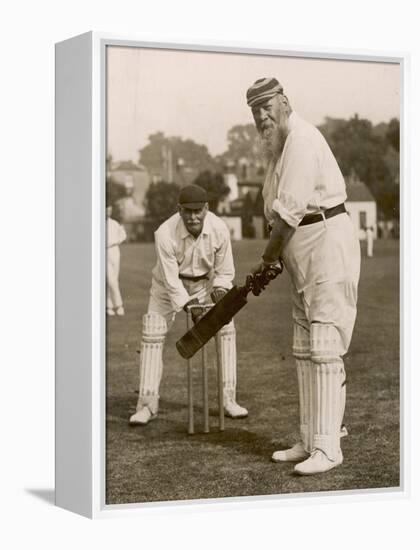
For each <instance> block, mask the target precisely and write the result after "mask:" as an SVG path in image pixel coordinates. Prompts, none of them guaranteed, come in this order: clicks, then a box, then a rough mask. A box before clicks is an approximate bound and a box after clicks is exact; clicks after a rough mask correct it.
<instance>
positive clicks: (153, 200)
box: [145, 181, 179, 223]
mask: <svg viewBox="0 0 420 550" xmlns="http://www.w3.org/2000/svg"><path fill="white" fill-rule="evenodd" d="M178 195H179V187H178V185H176V184H175V183H167V182H165V181H160V182H158V183H152V184H151V185H150V187H149V189H148V190H147V192H146V197H145V198H146V216H147V217H148V218H151V219H152V220H154V221H156V222H158V223H162V222H163V221H164V220H167V219H168V218H169V217H170V216H172V215H173V214H175V212H176V211H177V205H178Z"/></svg>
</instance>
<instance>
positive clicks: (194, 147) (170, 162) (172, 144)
mask: <svg viewBox="0 0 420 550" xmlns="http://www.w3.org/2000/svg"><path fill="white" fill-rule="evenodd" d="M140 159H141V163H142V164H143V165H144V166H145V167H146V168H147V170H148V171H149V173H150V174H152V175H160V176H161V177H162V178H163V179H166V180H167V179H168V176H169V174H171V175H172V177H173V178H174V180H175V179H176V177H177V176H176V174H177V167H178V166H179V165H180V164H181V162H182V165H183V166H185V167H186V168H187V169H190V170H194V171H196V172H199V171H201V170H206V169H212V168H213V166H214V161H213V159H212V157H211V155H210V153H209V152H208V149H207V147H206V146H205V145H199V144H198V143H195V142H194V141H193V140H191V139H182V138H180V137H176V136H175V137H166V136H165V134H164V133H163V132H157V133H155V134H152V135H150V136H149V143H148V145H146V146H145V147H143V149H141V150H140Z"/></svg>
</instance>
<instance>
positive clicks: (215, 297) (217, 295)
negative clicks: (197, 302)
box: [210, 286, 227, 304]
mask: <svg viewBox="0 0 420 550" xmlns="http://www.w3.org/2000/svg"><path fill="white" fill-rule="evenodd" d="M226 293H227V290H226V289H225V288H222V287H220V286H215V287H214V288H213V291H212V293H211V294H210V298H211V299H212V302H213V303H214V304H217V302H219V300H221V299H222V298H223V296H224V295H225V294H226Z"/></svg>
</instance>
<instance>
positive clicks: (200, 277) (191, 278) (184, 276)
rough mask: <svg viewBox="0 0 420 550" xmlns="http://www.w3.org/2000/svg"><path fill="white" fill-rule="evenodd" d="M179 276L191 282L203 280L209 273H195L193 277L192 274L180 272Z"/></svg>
mask: <svg viewBox="0 0 420 550" xmlns="http://www.w3.org/2000/svg"><path fill="white" fill-rule="evenodd" d="M178 276H179V278H180V279H181V280H183V281H192V282H193V283H196V282H197V281H203V280H204V279H208V278H209V274H208V273H205V274H204V275H197V276H196V277H193V276H192V275H183V274H182V273H180V274H179V275H178Z"/></svg>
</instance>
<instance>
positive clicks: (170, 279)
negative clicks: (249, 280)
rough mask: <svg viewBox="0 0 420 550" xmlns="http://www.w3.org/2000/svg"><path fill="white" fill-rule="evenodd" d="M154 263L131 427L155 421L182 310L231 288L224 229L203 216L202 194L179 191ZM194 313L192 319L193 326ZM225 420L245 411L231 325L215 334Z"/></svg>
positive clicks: (210, 216)
mask: <svg viewBox="0 0 420 550" xmlns="http://www.w3.org/2000/svg"><path fill="white" fill-rule="evenodd" d="M155 248H156V255H157V262H156V265H155V267H154V269H153V271H152V286H151V289H150V298H149V306H148V309H147V313H146V314H145V315H144V316H143V334H142V343H141V356H140V384H139V397H138V402H137V407H136V413H135V414H133V415H132V416H131V418H130V424H132V425H136V424H140V425H141V424H147V423H148V422H149V421H150V420H153V419H154V418H156V416H157V413H158V408H159V386H160V381H161V377H162V370H163V363H162V351H163V343H164V340H165V336H166V333H167V332H168V330H169V329H170V328H171V326H172V323H173V321H174V319H175V315H176V314H177V313H179V312H181V311H182V310H183V309H185V308H186V306H187V305H191V304H199V303H209V302H211V301H213V302H217V301H218V300H219V299H220V298H221V297H222V296H224V294H225V293H226V292H227V290H229V289H230V288H231V287H232V280H233V278H234V274H235V271H234V266H233V258H232V248H231V243H230V235H229V229H228V227H227V226H226V224H225V223H224V222H223V221H222V220H221V219H220V218H218V217H217V216H215V215H214V214H213V213H212V212H209V211H208V202H207V193H206V191H205V190H204V189H203V188H201V187H198V186H196V185H189V186H186V187H184V188H183V189H182V190H181V192H180V196H179V205H178V213H177V214H174V215H173V216H172V217H171V218H169V219H168V220H167V221H166V222H164V223H163V224H162V225H161V226H160V227H159V228H158V230H157V231H156V233H155ZM198 318H199V316H198V313H196V314H194V313H193V321H194V322H196V321H197V320H198ZM218 338H220V351H221V363H222V370H223V389H224V391H223V396H224V409H225V415H227V416H230V417H232V418H243V417H245V416H247V414H248V411H247V410H246V409H245V408H244V407H241V406H239V405H238V403H237V402H236V336H235V327H234V324H233V322H231V323H229V324H228V325H225V326H224V327H223V329H222V330H221V331H220V332H219V335H218Z"/></svg>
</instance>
